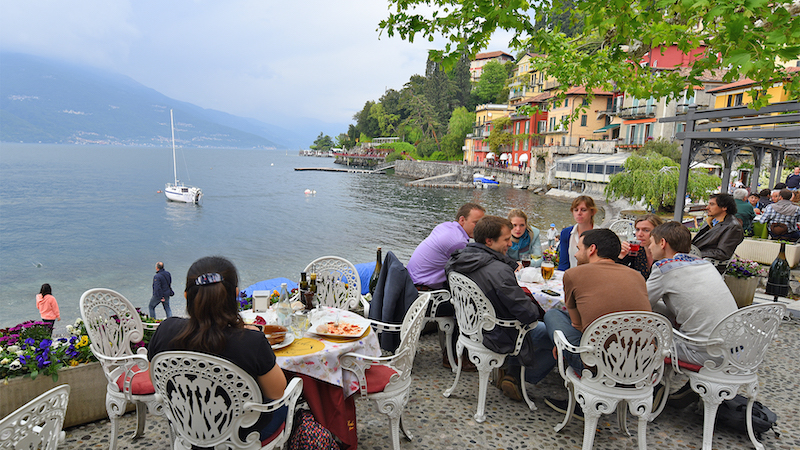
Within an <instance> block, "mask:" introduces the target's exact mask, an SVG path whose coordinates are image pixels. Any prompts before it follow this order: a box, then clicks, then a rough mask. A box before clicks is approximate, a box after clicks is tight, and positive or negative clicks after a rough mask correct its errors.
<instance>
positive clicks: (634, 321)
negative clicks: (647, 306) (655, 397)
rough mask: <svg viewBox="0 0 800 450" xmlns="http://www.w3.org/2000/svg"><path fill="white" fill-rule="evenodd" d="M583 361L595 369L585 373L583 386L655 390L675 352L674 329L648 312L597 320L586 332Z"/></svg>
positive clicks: (634, 312) (666, 321)
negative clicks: (669, 359) (648, 388)
mask: <svg viewBox="0 0 800 450" xmlns="http://www.w3.org/2000/svg"><path fill="white" fill-rule="evenodd" d="M581 347H585V348H588V349H589V350H588V351H584V352H581V353H580V355H581V359H582V360H583V363H584V364H585V365H587V366H590V367H594V368H595V369H596V375H592V374H591V371H589V370H584V371H583V379H582V382H589V383H596V384H602V385H603V386H619V385H625V386H633V387H636V388H641V387H645V386H647V385H651V386H654V385H655V384H656V383H658V382H659V381H660V380H661V377H662V376H663V375H664V358H666V357H667V356H669V355H670V354H671V352H672V348H673V345H672V325H671V324H670V323H669V321H668V320H667V319H666V318H664V316H662V315H660V314H657V313H652V312H648V311H624V312H618V313H611V314H606V315H605V316H602V317H599V318H597V319H595V321H594V322H592V323H591V325H589V326H588V327H587V328H586V329H585V330H584V332H583V336H582V337H581Z"/></svg>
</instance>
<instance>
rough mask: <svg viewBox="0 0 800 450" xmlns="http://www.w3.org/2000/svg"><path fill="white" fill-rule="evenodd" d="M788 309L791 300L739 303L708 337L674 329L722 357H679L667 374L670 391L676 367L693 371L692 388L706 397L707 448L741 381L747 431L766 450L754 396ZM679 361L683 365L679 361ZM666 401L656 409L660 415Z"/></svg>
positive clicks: (688, 372) (684, 338) (679, 336)
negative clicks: (693, 361) (722, 408)
mask: <svg viewBox="0 0 800 450" xmlns="http://www.w3.org/2000/svg"><path fill="white" fill-rule="evenodd" d="M785 314H786V305H784V304H782V303H764V304H761V305H752V306H748V307H746V308H742V309H739V310H737V311H734V312H733V313H731V314H730V315H729V316H728V317H726V318H725V319H723V320H722V321H721V322H720V323H719V324H717V326H716V327H714V329H713V330H712V331H711V334H710V335H709V337H708V341H697V340H695V339H692V338H690V337H688V336H686V335H685V334H682V333H681V332H679V331H677V330H674V334H675V340H676V341H683V342H684V343H687V344H690V345H692V346H695V347H699V348H703V347H705V349H706V353H708V354H709V355H710V356H711V357H712V358H721V359H722V362H720V363H719V364H718V365H717V364H715V362H714V361H706V362H705V364H703V366H702V367H699V368H698V367H696V366H695V367H692V365H690V364H685V363H681V362H678V364H673V367H674V368H675V370H674V371H672V372H670V373H668V374H667V376H666V377H665V382H664V384H665V385H666V390H665V392H669V388H670V384H671V382H672V378H673V377H674V375H675V372H679V373H683V374H684V375H687V376H688V377H689V385H690V386H691V388H692V390H694V391H695V392H697V393H698V394H700V398H701V399H702V400H703V405H704V406H703V409H704V419H703V420H704V422H703V449H704V450H711V441H712V438H713V435H714V422H715V421H716V418H717V408H718V407H719V405H720V404H721V403H722V401H723V400H729V399H732V398H733V397H735V396H736V393H737V392H738V391H739V389H741V388H742V387H744V388H745V393H746V395H747V397H748V398H749V402H748V403H747V434H748V435H749V436H750V441H751V442H752V443H753V447H755V448H756V449H758V450H763V449H764V445H763V444H761V443H760V442H758V440H756V437H755V434H754V433H753V420H752V414H753V402H755V400H756V394H757V393H758V368H759V366H760V365H761V362H762V361H763V360H764V355H765V354H766V353H767V347H769V344H770V343H772V341H773V340H774V339H775V335H776V334H777V332H778V327H779V326H780V324H781V320H783V316H784V315H785ZM678 365H680V368H683V369H684V370H683V371H681V370H680V368H677V367H676V366H678ZM662 409H663V405H662V406H661V408H659V410H658V411H657V412H656V413H655V415H657V414H658V413H660V412H661V410H662Z"/></svg>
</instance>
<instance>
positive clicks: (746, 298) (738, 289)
mask: <svg viewBox="0 0 800 450" xmlns="http://www.w3.org/2000/svg"><path fill="white" fill-rule="evenodd" d="M759 278H760V277H750V278H736V277H733V276H730V275H725V277H724V279H725V284H726V285H728V289H729V290H730V291H731V294H732V295H733V299H734V300H736V305H737V306H739V308H744V307H745V306H750V305H752V304H753V297H754V296H755V295H756V288H757V287H758V279H759Z"/></svg>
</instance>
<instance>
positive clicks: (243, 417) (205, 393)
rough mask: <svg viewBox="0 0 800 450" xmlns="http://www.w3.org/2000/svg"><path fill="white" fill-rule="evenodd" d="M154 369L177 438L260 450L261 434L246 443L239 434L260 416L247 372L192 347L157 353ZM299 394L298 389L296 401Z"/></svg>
mask: <svg viewBox="0 0 800 450" xmlns="http://www.w3.org/2000/svg"><path fill="white" fill-rule="evenodd" d="M150 372H151V376H152V378H153V387H154V388H155V390H156V394H158V395H159V396H160V397H161V400H162V401H163V402H164V405H165V408H164V411H165V414H166V415H167V418H168V419H169V421H170V423H171V424H172V427H173V429H174V430H175V432H176V434H177V435H178V437H177V439H181V440H183V441H184V444H189V445H187V447H188V446H190V445H196V446H200V447H212V446H216V445H218V444H222V443H225V444H226V445H223V446H221V447H222V448H236V449H240V448H261V443H260V441H259V439H258V433H257V432H252V433H250V435H248V436H247V437H246V439H245V440H244V441H243V440H241V439H240V437H239V429H240V428H243V427H249V426H252V425H253V424H255V423H256V421H257V420H258V418H259V415H260V414H261V413H260V412H259V411H255V410H253V409H252V408H251V406H252V405H253V404H256V405H261V404H263V401H262V395H261V389H260V388H259V387H258V383H257V382H256V380H255V379H254V378H253V377H251V376H250V375H249V374H248V373H247V372H245V371H244V370H242V369H240V368H239V367H238V366H236V365H235V364H233V363H232V362H230V361H228V360H226V359H223V358H219V357H217V356H213V355H207V354H204V353H197V352H190V351H172V352H163V353H159V354H158V355H156V356H155V358H153V360H152V361H151V364H150ZM299 395H300V390H299V389H298V390H297V392H296V395H295V400H296V397H297V396H299ZM280 406H282V405H278V406H275V407H274V408H273V409H272V410H275V409H278V408H279V407H280ZM265 412H268V411H265ZM293 417H294V411H290V412H289V414H287V416H286V429H287V430H291V427H292V420H293Z"/></svg>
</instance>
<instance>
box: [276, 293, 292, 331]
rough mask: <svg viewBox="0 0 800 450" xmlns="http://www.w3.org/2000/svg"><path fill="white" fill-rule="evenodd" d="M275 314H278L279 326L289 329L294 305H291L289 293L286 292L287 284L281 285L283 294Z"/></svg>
mask: <svg viewBox="0 0 800 450" xmlns="http://www.w3.org/2000/svg"><path fill="white" fill-rule="evenodd" d="M275 312H276V313H278V325H282V326H284V327H287V328H288V327H289V324H290V321H291V319H292V305H291V304H290V303H289V293H288V292H287V290H286V283H281V294H280V300H279V301H278V305H277V306H275Z"/></svg>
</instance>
